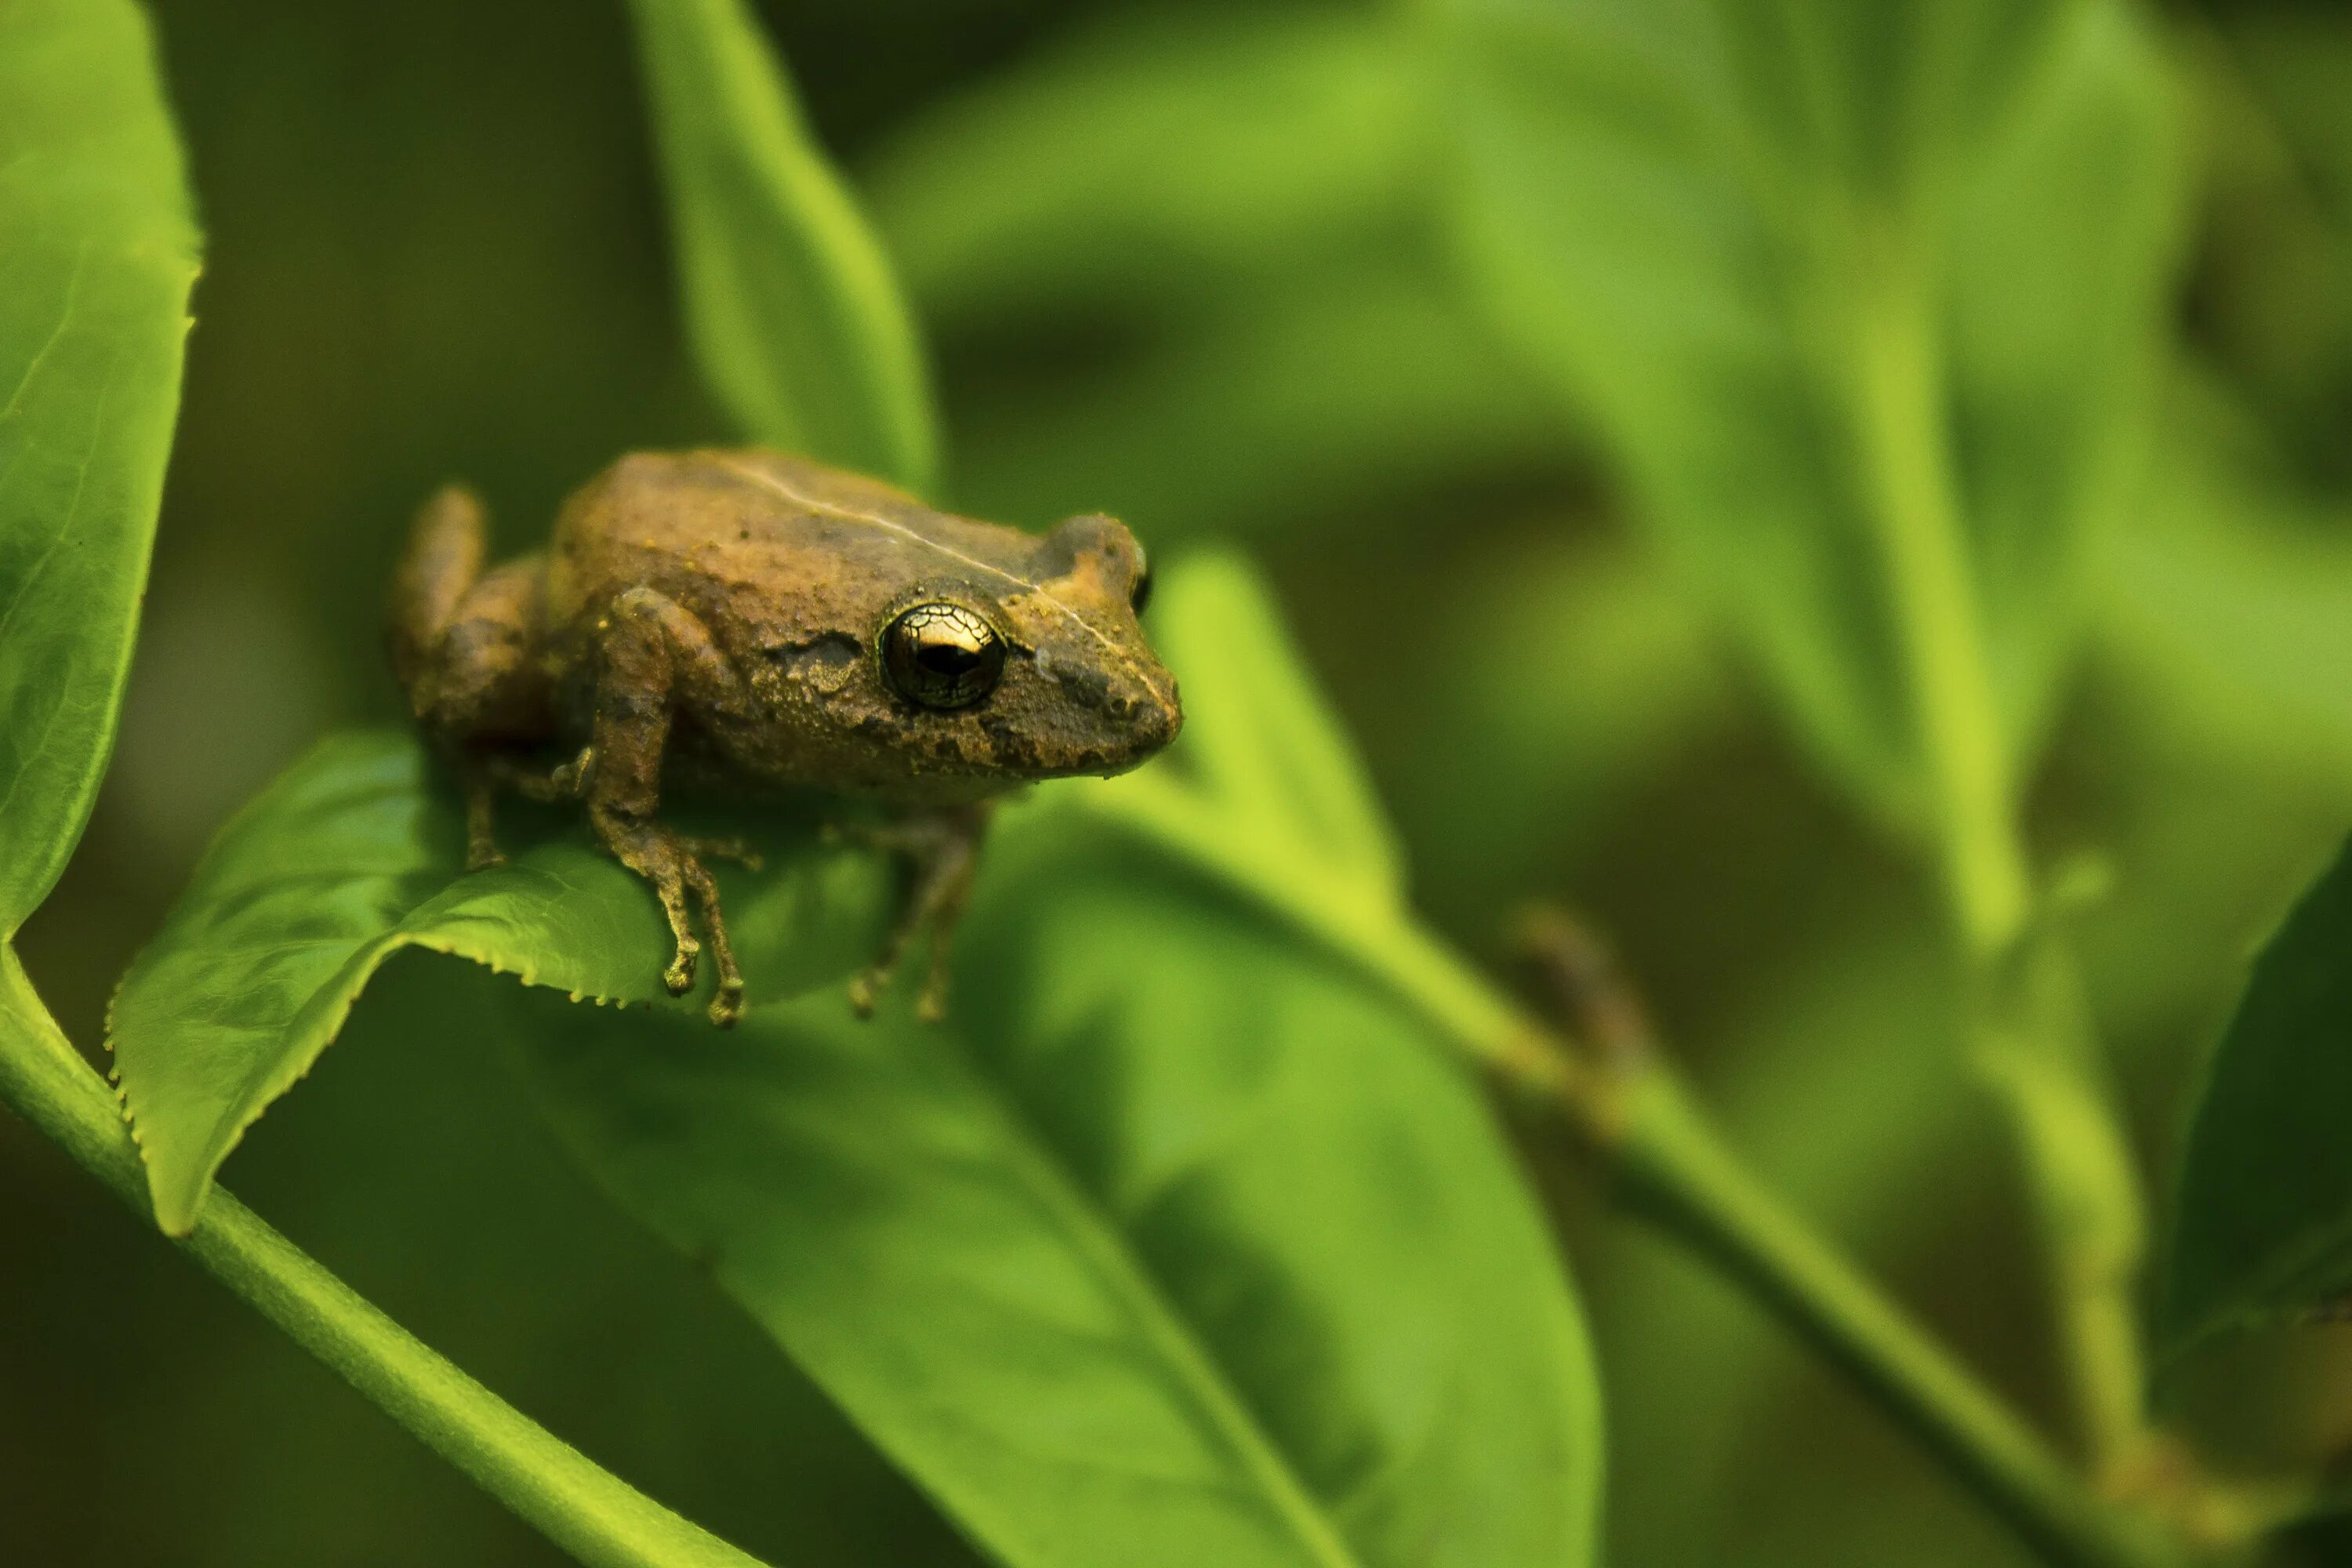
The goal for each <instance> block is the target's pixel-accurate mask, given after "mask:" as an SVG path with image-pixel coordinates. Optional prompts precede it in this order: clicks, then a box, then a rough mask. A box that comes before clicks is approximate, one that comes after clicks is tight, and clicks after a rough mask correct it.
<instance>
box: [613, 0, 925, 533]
mask: <svg viewBox="0 0 2352 1568" xmlns="http://www.w3.org/2000/svg"><path fill="white" fill-rule="evenodd" d="M630 10H631V12H632V13H633V14H634V16H635V18H636V31H637V42H638V47H639V53H640V55H641V57H642V58H643V60H644V64H645V73H646V87H647V96H648V97H649V99H650V100H651V105H652V112H653V121H654V132H655V140H656V142H657V143H658V144H659V146H660V149H661V158H662V168H663V174H664V179H663V188H664V190H665V192H666V193H667V196H668V199H669V211H670V231H671V235H672V237H673V239H674V241H675V244H676V248H677V268H678V274H679V279H680V287H681V289H682V292H683V296H684V305H685V311H686V320H687V327H688V332H689V334H690V335H691V337H692V340H693V343H694V349H695V353H696V356H697V358H698V360H699V362H700V363H701V368H702V374H703V377H704V379H705V380H706V381H707V382H708V383H709V385H710V387H711V389H712V391H713V392H714V393H715V394H716V395H717V396H718V398H719V402H720V403H721V404H722V405H724V406H725V407H726V409H727V411H728V412H729V413H730V415H732V416H733V417H734V419H735V422H736V424H737V425H738V426H739V427H740V429H741V431H742V433H743V434H744V435H745V436H747V437H750V438H751V439H752V440H755V441H760V442H763V443H766V444H767V445H770V446H773V447H782V448H785V449H787V450H790V451H794V452H801V453H804V454H806V455H808V456H810V457H814V458H820V459H822V460H824V461H825V462H830V463H836V464H839V465H841V466H842V467H845V468H854V469H856V470H858V471H860V472H863V473H870V474H875V475H877V476H879V477H881V478H883V479H891V480H894V481H896V482H898V483H899V484H902V485H905V486H908V488H910V489H917V490H920V489H925V488H927V487H928V486H929V483H930V480H931V469H932V465H933V463H934V462H935V461H936V458H937V447H938V437H937V433H936V432H935V431H934V430H933V428H932V423H931V410H930V401H929V390H928V387H927V386H926V384H925V373H924V368H923V363H922V354H921V352H920V349H919V346H918V345H917V342H916V339H915V331H914V326H913V323H912V322H911V321H909V319H908V314H907V311H906V309H905V307H904V306H903V305H902V303H901V302H900V300H899V298H898V285H897V282H896V280H895V279H893V277H892V276H891V272H890V268H889V264H888V262H887V260H886V259H885V258H884V257H883V254H882V250H881V247H879V246H878V245H877V244H876V242H875V239H874V237H873V235H872V233H871V232H870V231H869V230H868V229H867V227H866V221H865V219H864V217H863V216H861V215H860V214H859V213H858V211H857V207H856V204H855V203H854V202H853V201H852V200H851V198H850V195H849V194H848V192H847V190H846V189H845V187H844V186H843V184H842V182H841V178H840V176H839V175H838V174H836V173H835V171H834V169H833V166H832V165H831V164H830V163H828V162H826V160H825V157H824V153H822V152H821V151H820V150H819V149H818V147H817V145H816V143H815V142H814V139H813V138H812V136H811V135H810V133H809V130H808V127H807V126H806V125H805V124H804V123H803V121H802V117H801V113H800V110H799V108H798V106H797V105H796V104H795V103H794V102H793V96H792V90H791V88H790V86H789V85H788V83H787V82H786V79H785V76H784V70H783V67H782V64H781V62H779V61H778V60H777V58H775V55H774V52H773V51H772V49H771V48H770V47H768V45H767V44H766V42H765V41H764V40H763V39H762V38H761V36H760V32H759V29H758V27H757V26H756V25H755V24H754V22H753V21H752V18H751V14H750V13H749V11H748V10H747V9H746V8H745V6H744V5H743V4H742V0H631V4H630Z"/></svg>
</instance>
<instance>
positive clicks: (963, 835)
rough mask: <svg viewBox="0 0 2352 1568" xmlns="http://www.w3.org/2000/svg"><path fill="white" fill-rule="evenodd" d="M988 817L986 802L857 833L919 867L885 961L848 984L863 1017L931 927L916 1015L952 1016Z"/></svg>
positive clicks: (886, 942) (933, 1019)
mask: <svg viewBox="0 0 2352 1568" xmlns="http://www.w3.org/2000/svg"><path fill="white" fill-rule="evenodd" d="M988 816H989V806H988V805H987V804H986V803H984V802H983V803H982V804H980V805H961V806H950V807H948V808H946V809H944V810H940V811H933V812H925V813H922V814H920V815H919V816H909V817H907V818H905V819H904V820H902V821H898V822H894V823H889V824H886V825H883V826H866V827H861V828H857V829H856V830H855V833H856V837H857V838H858V839H860V840H861V841H862V842H864V843H866V844H868V845H871V846H872V847H875V848H877V849H883V850H887V851H888V852H889V853H891V854H894V855H898V856H901V857H903V858H906V860H907V861H908V863H909V864H910V865H911V866H912V867H913V869H914V885H913V886H912V887H911V888H910V889H908V894H907V901H906V903H905V905H904V907H902V908H901V909H900V910H899V911H898V921H896V922H895V923H894V924H893V925H892V926H891V928H890V934H889V935H888V936H887V937H886V938H884V939H883V943H882V952H881V956H880V957H878V958H877V959H876V960H875V961H874V963H873V965H872V966H871V967H870V968H868V969H867V970H866V972H865V973H862V974H860V975H859V976H858V977H857V978H856V979H855V980H853V981H851V982H850V983H849V1002H850V1005H851V1006H853V1007H855V1008H856V1010H857V1012H858V1015H859V1016H861V1017H864V1016H871V1015H872V1013H873V1011H874V1004H875V1002H876V1001H877V999H878V998H879V997H880V995H881V994H882V990H883V988H884V987H885V986H887V984H889V983H890V976H891V975H892V974H893V973H895V972H896V971H897V970H898V961H899V959H900V958H901V957H903V956H904V955H905V953H906V951H907V946H908V943H909V942H912V941H913V940H914V939H915V937H916V935H917V934H918V933H919V932H920V931H922V930H923V929H924V928H925V927H927V926H928V927H929V929H930V933H931V963H930V972H929V974H928V975H927V976H926V977H925V979H924V982H923V994H922V995H921V997H920V998H919V1000H918V1001H917V1002H916V1004H915V1016H917V1017H919V1018H920V1019H921V1020H922V1021H923V1022H925V1023H927V1024H936V1023H938V1022H939V1021H940V1019H942V1018H944V1017H946V1016H947V994H948V960H949V958H950V952H951V944H952V942H954V939H955V928H956V922H957V921H960V920H961V919H962V918H963V908H964V904H965V902H966V901H967V900H969V899H970V898H971V878H972V872H973V870H974V868H976V867H977V866H978V865H979V858H980V841H981V837H982V835H983V834H984V833H986V832H987V830H988Z"/></svg>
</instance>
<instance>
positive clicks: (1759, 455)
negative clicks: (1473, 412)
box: [1440, 0, 2176, 833]
mask: <svg viewBox="0 0 2352 1568" xmlns="http://www.w3.org/2000/svg"><path fill="white" fill-rule="evenodd" d="M1440 14H1441V16H1443V17H1444V19H1445V22H1446V36H1447V37H1449V38H1450V39H1451V40H1452V42H1453V43H1454V46H1455V47H1457V49H1458V50H1459V57H1458V62H1457V64H1458V69H1457V72H1456V75H1455V77H1454V81H1455V83H1456V86H1457V88H1458V89H1459V90H1458V96H1457V97H1456V99H1455V100H1454V101H1455V103H1456V104H1457V106H1458V109H1459V112H1460V117H1461V118H1460V126H1461V132H1462V143H1461V145H1462V151H1463V155H1464V158H1465V165H1464V166H1465V171H1466V173H1467V175H1468V179H1467V182H1466V184H1465V187H1464V192H1463V195H1462V198H1461V200H1460V203H1459V205H1458V209H1457V214H1456V216H1457V218H1458V220H1459V222H1458V227H1459V233H1460V236H1461V239H1462V247H1463V254H1464V256H1465V261H1466V263H1467V265H1468V266H1469V268H1470V271H1471V275H1472V276H1473V278H1474V279H1475V280H1476V281H1477V282H1478V283H1479V284H1480V285H1481V287H1482V288H1483V290H1484V292H1485V294H1486V298H1487V299H1488V300H1490V302H1491V304H1492V305H1493V307H1494V309H1495V310H1496V321H1497V322H1498V324H1499V325H1501V326H1502V327H1504V328H1505V329H1507V330H1508V331H1512V332H1513V333H1515V334H1516V336H1517V339H1518V341H1519V342H1521V343H1522V344H1523V345H1524V347H1525V348H1526V350H1527V351H1528V353H1529V354H1530V356H1531V357H1532V359H1533V361H1534V362H1535V363H1538V364H1539V365H1542V366H1544V367H1546V368H1547V369H1548V370H1549V372H1550V374H1552V375H1553V376H1554V377H1555V378H1556V379H1557V381H1558V384H1559V387H1560V389H1561V390H1562V391H1563V392H1564V393H1566V394H1568V395H1570V397H1572V399H1573V400H1574V401H1575V403H1576V404H1577V405H1578V406H1579V407H1580V408H1581V409H1583V410H1585V411H1587V412H1588V413H1589V414H1590V416H1591V417H1593V418H1594V419H1595V420H1597V421H1598V422H1599V423H1600V425H1601V426H1602V427H1603V429H1604V430H1605V432H1606V434H1607V435H1608V437H1610V440H1611V443H1612V447H1613V448H1614V451H1615V455H1616V457H1617V458H1618V460H1619V462H1620V463H1621V464H1622V467H1623V468H1624V470H1625V471H1626V473H1627V474H1628V476H1629V477H1630V478H1631V479H1632V480H1633V486H1634V489H1635V492H1636V496H1637V499H1638V500H1639V502H1640V505H1641V510H1642V511H1643V513H1644V515H1645V516H1646V517H1647V518H1648V519H1649V520H1650V521H1652V522H1653V523H1654V525H1655V526H1656V528H1657V529H1658V530H1659V531H1660V533H1661V535H1662V537H1663V538H1664V540H1665V541H1666V542H1667V543H1668V544H1669V546H1670V547H1671V548H1672V549H1673V551H1674V552H1675V554H1676V556H1677V557H1678V559H1680V560H1681V561H1682V562H1683V563H1684V564H1685V566H1686V568H1687V569H1688V570H1689V571H1690V572H1691V573H1692V574H1693V575H1694V579H1695V580H1696V581H1697V582H1699V583H1701V584H1704V585H1705V587H1706V590H1707V591H1708V592H1709V594H1710V595H1712V596H1713V597H1714V599H1715V600H1716V601H1717V603H1718V604H1719V605H1721V606H1722V608H1723V610H1724V612H1725V613H1726V614H1727V615H1728V616H1730V617H1731V619H1732V621H1733V622H1734V624H1735V625H1737V626H1738V627H1739V628H1740V629H1741V631H1742V632H1743V633H1744V635H1745V637H1746V638H1747V640H1748V644H1749V646H1750V647H1751V648H1752V649H1753V651H1754V654H1755V656H1756V657H1757V658H1758V659H1759V661H1760V663H1761V664H1762V666H1763V668H1765V670H1766V671H1767V672H1768V673H1769V676H1770V678H1771V679H1772V682H1773V684H1774V686H1775V687H1776V688H1777V689H1778V690H1779V691H1780V695H1781V697H1782V699H1783V700H1784V702H1785V704H1786V705H1787V707H1788V708H1789V709H1790V711H1791V712H1792V714H1793V716H1794V717H1795V719H1796V720H1797V721H1798V725H1799V729H1800V730H1801V732H1802V733H1803V734H1804V735H1805V736H1806V737H1807V739H1808V740H1809V742H1811V745H1812V747H1813V748H1814V750H1815V751H1816V752H1817V754H1818V755H1819V756H1820V757H1821V758H1822V761H1823V762H1824V763H1826V764H1827V765H1828V766H1829V767H1830V768H1832V771H1833V772H1834V773H1836V774H1837V775H1838V776H1839V777H1840V778H1842V779H1843V781H1844V782H1845V783H1846V784H1848V786H1849V787H1851V788H1852V789H1853V790H1854V791H1855V792H1856V793H1857V794H1858V795H1860V796H1861V797H1862V799H1863V800H1864V802H1865V803H1866V804H1868V805H1872V806H1873V807H1874V809H1876V810H1877V811H1878V812H1879V813H1880V814H1881V815H1882V816H1886V817H1888V818H1891V819H1893V820H1895V821H1897V822H1901V823H1908V824H1911V825H1914V826H1919V825H1922V824H1924V823H1927V822H1928V821H1931V820H1932V819H1933V817H1934V814H1936V813H1937V812H1942V813H1946V814H1952V815H1956V816H1957V815H1965V814H1969V813H1974V814H1977V815H1978V816H1979V817H1987V816H2000V815H2002V814H2004V813H2006V812H2007V811H2008V810H2009V809H2011V805H2012V804H2013V799H2014V795H2015V792H2016V791H2017V790H2018V789H2020V788H2021V780H2022V777H2023V771H2024V770H2023V765H2022V763H2023V759H2025V758H2026V757H2028V756H2029V755H2030V753H2031V751H2032V747H2033V745H2034V742H2035V741H2036V739H2037V737H2038V734H2039V731H2040V730H2041V728H2042V724H2043V722H2044V721H2045V720H2046V717H2047V715H2048V713H2049V711H2050V709H2051V705H2052V701H2053V696H2054V694H2055V692H2056V690H2057V689H2058V685H2059V682H2060V680H2061V679H2062V677H2063V672H2064V669H2065V668H2066V663H2067V655H2068V653H2069V651H2070V649H2071V647H2072V646H2073V643H2074V636H2075V630H2076V620H2077V606H2076V599H2077V596H2078V571H2079V567H2080V563H2081V561H2082V559H2083V556H2084V549H2085V541H2086V539H2087V537H2088V536H2089V534H2090V533H2091V532H2092V531H2094V530H2095V528H2096V527H2097V526H2098V525H2099V524H2100V523H2101V522H2103V521H2105V520H2106V519H2107V518H2108V517H2110V516H2111V515H2112V514H2113V513H2114V512H2115V511H2116V508H2117V506H2118V504H2119V501H2120V499H2121V497H2122V495H2123V494H2124V493H2125V491H2124V489H2123V488H2122V486H2123V482H2124V481H2125V480H2126V479H2127V477H2128V470H2127V460H2128V458H2130V456H2131V455H2132V452H2133V450H2134V444H2135V442H2136V440H2137V436H2138V420H2139V415H2138V410H2139V405H2140V403H2141V401H2142V384H2143V382H2144V380H2145V372H2146V369H2147V362H2148V360H2149V358H2150V355H2151V353H2152V350H2153V347H2154V345H2155V343H2156V342H2157V337H2158V331H2159V327H2160V324H2161V321H2162V316H2161V310H2160V307H2161V304H2162V300H2163V298H2164V287H2165V284H2166V281H2167V279H2168V272H2169V265H2168V264H2169V260H2170V253H2171V246H2170V243H2169V240H2170V234H2171V229H2172V216H2173V209H2174V205H2175V202H2174V184H2175V183H2176V182H2175V174H2174V169H2173V157H2172V147H2171V133H2170V113H2169V105H2168V98H2167V86H2166V80H2165V77H2164V74H2163V71H2162V69H2161V66H2160V62H2159V60H2158V57H2157V55H2156V52H2155V50H2154V48H2153V47H2152V46H2151V44H2150V42H2149V40H2148V38H2147V36H2146V33H2145V29H2144V27H2143V26H2142V25H2141V23H2140V22H2139V21H2138V20H2137V18H2136V16H2134V15H2133V14H2132V12H2131V11H2130V9H2129V7H2127V6H2126V5H2122V4H2120V3H2110V0H2090V3H2086V4H2075V5H2062V4H2047V5H2045V4H2038V3H2029V0H2017V3H1996V0H1977V3H1972V4H1969V5H1946V6H1891V7H1888V6H1874V5H1831V6H1792V5H1756V6H1717V5H1706V4H1696V3H1694V4H1685V5H1651V4H1646V3H1644V4H1620V3H1616V0H1575V3H1572V4H1563V5H1528V4H1525V3H1523V0H1449V3H1448V4H1446V5H1443V6H1441V7H1440ZM1962 830H1963V831H1964V830H1965V829H1962ZM1944 831H1946V832H1947V833H1950V832H1953V831H1955V830H1954V829H1953V828H1952V827H1951V826H1950V825H1949V824H1946V825H1945V826H1944Z"/></svg>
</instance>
